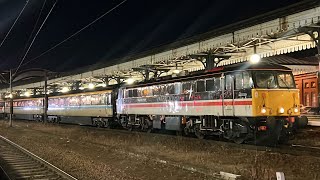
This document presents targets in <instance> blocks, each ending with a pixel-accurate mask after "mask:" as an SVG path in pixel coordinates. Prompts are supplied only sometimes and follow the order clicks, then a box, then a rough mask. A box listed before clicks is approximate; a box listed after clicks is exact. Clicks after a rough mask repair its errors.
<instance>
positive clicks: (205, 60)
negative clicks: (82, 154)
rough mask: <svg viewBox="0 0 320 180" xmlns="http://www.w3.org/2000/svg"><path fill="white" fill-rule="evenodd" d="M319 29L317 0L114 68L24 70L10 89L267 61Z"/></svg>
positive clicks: (313, 43) (309, 41) (311, 44)
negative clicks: (253, 59) (255, 56)
mask: <svg viewBox="0 0 320 180" xmlns="http://www.w3.org/2000/svg"><path fill="white" fill-rule="evenodd" d="M319 29H320V5H319V4H318V3H317V1H308V3H303V2H301V3H298V4H294V5H291V6H288V7H285V8H282V9H278V10H276V11H272V12H269V13H267V14H263V15H260V16H256V17H253V18H250V19H247V20H244V21H241V22H237V23H234V24H230V25H228V26H225V27H221V28H218V29H213V30H212V31H210V32H207V33H204V34H200V35H198V36H195V37H191V38H188V39H184V40H181V41H177V42H173V43H171V44H168V45H165V46H162V47H159V48H156V49H152V50H150V51H147V52H143V53H141V54H137V55H133V56H127V57H124V58H122V59H118V60H112V61H113V62H117V61H118V62H124V63H119V64H114V65H112V66H105V65H103V63H100V64H95V65H92V66H91V67H88V68H85V69H79V70H75V71H73V72H69V73H67V74H59V73H52V72H42V73H41V70H33V73H35V72H36V73H35V74H37V76H40V77H42V78H33V79H32V80H28V77H29V76H31V77H33V75H32V74H33V73H30V72H26V74H20V75H19V77H16V78H17V79H16V80H15V82H14V83H13V91H15V92H20V93H23V92H25V91H30V89H40V90H39V91H40V93H41V89H43V87H44V85H45V81H44V78H43V77H44V74H47V75H48V81H47V84H48V91H49V92H52V88H55V89H56V90H57V91H58V92H59V91H62V89H63V88H65V87H68V88H70V87H71V86H74V85H75V84H76V85H77V86H78V87H79V88H80V89H85V88H90V87H89V86H92V84H93V85H94V86H101V87H105V86H108V85H111V84H115V83H119V82H126V81H128V79H131V80H135V81H142V80H145V79H150V78H154V77H159V76H167V75H174V76H176V75H185V74H187V73H188V72H192V71H198V70H203V69H206V68H211V67H212V66H224V65H228V64H232V63H239V62H243V61H248V60H249V58H250V56H251V55H252V54H258V55H259V56H260V57H261V58H266V57H272V56H277V55H283V54H287V53H291V52H297V51H304V50H306V49H311V48H316V47H317V44H318V46H319V39H320V38H319V35H318V34H319V32H320V30H319ZM318 48H319V47H318ZM106 61H107V60H106ZM0 81H2V82H7V81H4V80H1V79H0ZM9 91H10V89H9V86H8V85H6V86H3V87H2V89H0V93H2V94H8V93H9ZM34 92H35V91H34Z"/></svg>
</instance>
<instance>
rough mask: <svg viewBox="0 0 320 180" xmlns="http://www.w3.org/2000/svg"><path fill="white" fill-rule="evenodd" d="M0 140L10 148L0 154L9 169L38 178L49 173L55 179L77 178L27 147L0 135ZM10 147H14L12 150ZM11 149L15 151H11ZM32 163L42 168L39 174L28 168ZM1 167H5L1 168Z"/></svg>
mask: <svg viewBox="0 0 320 180" xmlns="http://www.w3.org/2000/svg"><path fill="white" fill-rule="evenodd" d="M0 140H2V142H4V143H6V144H7V145H9V146H7V147H6V148H11V149H10V154H9V153H7V152H8V151H7V152H4V153H1V154H0V160H1V159H3V160H4V163H8V164H9V165H10V170H11V171H15V172H17V173H19V172H20V173H22V174H23V173H25V174H28V175H27V176H29V177H32V176H33V175H36V176H39V178H40V177H41V176H44V177H45V176H47V175H48V174H49V175H51V176H54V177H55V178H57V179H68V180H77V179H76V178H75V177H73V176H71V175H70V174H68V173H66V172H64V171H62V170H61V169H59V168H58V167H56V166H54V165H53V164H51V163H49V162H47V161H46V160H44V159H42V158H40V157H39V156H37V155H35V154H33V153H32V152H30V151H28V150H27V149H25V148H23V147H21V146H20V145H18V144H16V143H14V142H12V141H10V140H9V139H7V138H5V137H3V136H1V135H0ZM12 148H14V150H13V149H12ZM2 149H3V148H2ZM12 150H13V151H15V152H14V153H13V152H12ZM0 152H1V150H0ZM5 156H6V157H5ZM6 159H7V160H6ZM10 162H11V163H10ZM32 165H33V166H37V167H38V168H42V170H40V171H41V172H43V173H42V174H41V175H39V173H38V172H35V173H36V174H32V172H33V169H31V168H30V167H32ZM38 165H40V166H38ZM25 168H27V169H25ZM3 169H5V168H3ZM38 170H39V169H38ZM5 173H6V174H7V175H8V177H9V178H11V176H13V175H11V176H10V173H8V172H5ZM50 173H53V174H50ZM41 178H43V177H41ZM49 179H50V178H49Z"/></svg>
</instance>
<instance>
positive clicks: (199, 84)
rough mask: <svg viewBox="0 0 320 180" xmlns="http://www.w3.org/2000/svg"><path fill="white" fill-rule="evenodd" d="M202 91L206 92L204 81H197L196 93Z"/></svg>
mask: <svg viewBox="0 0 320 180" xmlns="http://www.w3.org/2000/svg"><path fill="white" fill-rule="evenodd" d="M204 91H206V86H205V83H204V80H199V81H197V92H204Z"/></svg>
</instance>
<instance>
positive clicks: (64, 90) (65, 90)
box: [61, 87, 69, 93]
mask: <svg viewBox="0 0 320 180" xmlns="http://www.w3.org/2000/svg"><path fill="white" fill-rule="evenodd" d="M68 91H69V88H68V87H63V88H62V90H61V92H63V93H65V92H68Z"/></svg>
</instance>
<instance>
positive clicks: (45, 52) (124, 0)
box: [22, 0, 127, 66]
mask: <svg viewBox="0 0 320 180" xmlns="http://www.w3.org/2000/svg"><path fill="white" fill-rule="evenodd" d="M126 1H127V0H123V1H122V2H120V3H119V4H118V5H116V6H115V7H113V8H111V9H110V10H109V11H107V12H105V13H104V14H102V15H101V16H99V17H98V18H97V19H95V20H94V21H92V22H91V23H89V24H88V25H86V26H84V27H83V28H81V29H80V30H78V31H77V32H75V33H74V34H72V35H71V36H69V37H68V38H66V39H65V40H63V41H61V42H60V43H58V44H56V45H54V46H52V47H51V48H49V49H48V50H46V51H44V52H43V53H41V54H40V55H39V56H37V57H35V58H33V59H31V60H29V61H28V62H26V63H24V64H23V65H22V66H25V65H27V64H28V63H30V62H32V61H34V60H36V59H38V58H39V57H41V56H43V55H45V54H47V53H48V52H49V51H51V50H52V49H54V48H56V47H57V46H59V45H60V44H62V43H64V42H66V41H67V40H69V39H70V38H72V37H73V36H75V35H77V34H79V33H80V32H81V31H82V30H84V29H86V28H87V27H89V26H91V25H92V24H94V23H95V22H96V21H98V20H99V19H101V18H103V17H104V16H105V15H107V14H109V13H110V12H112V11H113V10H115V9H116V8H118V7H119V6H121V5H122V4H123V3H125V2H126Z"/></svg>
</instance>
